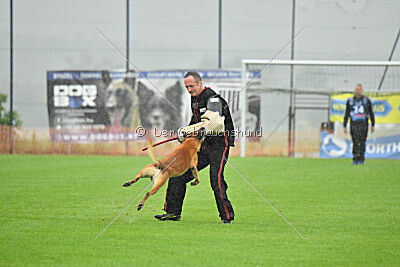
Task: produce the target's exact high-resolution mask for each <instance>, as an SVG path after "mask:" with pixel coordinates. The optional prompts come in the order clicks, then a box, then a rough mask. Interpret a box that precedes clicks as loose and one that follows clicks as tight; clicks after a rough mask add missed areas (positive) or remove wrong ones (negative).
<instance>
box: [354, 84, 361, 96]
mask: <svg viewBox="0 0 400 267" xmlns="http://www.w3.org/2000/svg"><path fill="white" fill-rule="evenodd" d="M362 92H363V87H362V85H361V83H359V84H357V85H356V88H355V89H354V95H355V96H356V98H361V96H362Z"/></svg>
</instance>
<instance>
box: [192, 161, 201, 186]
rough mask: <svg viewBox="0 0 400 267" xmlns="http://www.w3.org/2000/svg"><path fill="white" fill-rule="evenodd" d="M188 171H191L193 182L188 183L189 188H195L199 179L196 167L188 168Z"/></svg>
mask: <svg viewBox="0 0 400 267" xmlns="http://www.w3.org/2000/svg"><path fill="white" fill-rule="evenodd" d="M190 170H191V171H192V174H193V176H194V179H195V180H194V181H193V182H191V183H190V185H191V186H195V185H198V184H199V183H200V179H199V171H198V170H197V167H196V166H193V167H192V168H190Z"/></svg>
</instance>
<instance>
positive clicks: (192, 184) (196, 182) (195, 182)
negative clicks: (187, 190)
mask: <svg viewBox="0 0 400 267" xmlns="http://www.w3.org/2000/svg"><path fill="white" fill-rule="evenodd" d="M198 184H199V182H198V181H193V182H191V183H190V185H191V186H195V185H198Z"/></svg>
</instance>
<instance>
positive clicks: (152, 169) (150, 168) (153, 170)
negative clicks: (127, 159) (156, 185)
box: [123, 163, 160, 187]
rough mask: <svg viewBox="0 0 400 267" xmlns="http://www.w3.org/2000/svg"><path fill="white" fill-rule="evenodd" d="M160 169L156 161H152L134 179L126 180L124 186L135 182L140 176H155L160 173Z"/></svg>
mask: <svg viewBox="0 0 400 267" xmlns="http://www.w3.org/2000/svg"><path fill="white" fill-rule="evenodd" d="M159 172H160V170H159V169H158V168H157V165H156V164H155V163H151V164H149V165H147V166H145V167H144V168H143V169H142V170H141V171H140V172H139V173H138V174H137V175H136V177H135V178H134V179H132V180H131V181H129V182H126V183H124V184H123V186H125V187H128V186H130V185H131V184H133V183H136V182H137V180H139V179H140V178H146V177H147V178H150V177H153V176H154V175H155V174H157V173H159Z"/></svg>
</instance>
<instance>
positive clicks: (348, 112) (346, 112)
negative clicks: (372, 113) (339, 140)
mask: <svg viewBox="0 0 400 267" xmlns="http://www.w3.org/2000/svg"><path fill="white" fill-rule="evenodd" d="M349 117H350V101H349V100H347V102H346V111H345V112H344V118H343V128H344V132H345V133H347V121H348V120H349Z"/></svg>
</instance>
